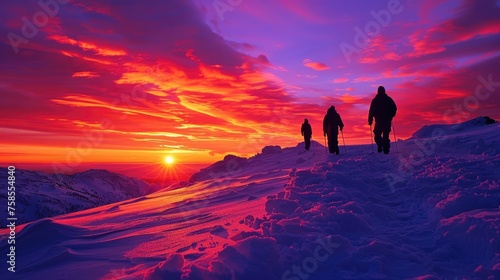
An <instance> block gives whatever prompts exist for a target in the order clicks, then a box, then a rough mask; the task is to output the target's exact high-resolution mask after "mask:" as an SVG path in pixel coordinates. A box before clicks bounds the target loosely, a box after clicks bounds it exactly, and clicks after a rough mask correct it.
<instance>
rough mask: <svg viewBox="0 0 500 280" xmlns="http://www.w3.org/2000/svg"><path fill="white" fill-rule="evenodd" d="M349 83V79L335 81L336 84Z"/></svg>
mask: <svg viewBox="0 0 500 280" xmlns="http://www.w3.org/2000/svg"><path fill="white" fill-rule="evenodd" d="M347 82H349V79H348V78H337V79H334V80H333V83H334V84H340V83H347Z"/></svg>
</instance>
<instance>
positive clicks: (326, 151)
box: [323, 135, 328, 154]
mask: <svg viewBox="0 0 500 280" xmlns="http://www.w3.org/2000/svg"><path fill="white" fill-rule="evenodd" d="M323 136H324V137H325V153H327V154H328V150H327V148H326V135H323Z"/></svg>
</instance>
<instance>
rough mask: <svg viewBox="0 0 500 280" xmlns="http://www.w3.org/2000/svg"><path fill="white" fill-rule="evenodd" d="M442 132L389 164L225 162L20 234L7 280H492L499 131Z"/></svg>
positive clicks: (318, 155)
mask: <svg viewBox="0 0 500 280" xmlns="http://www.w3.org/2000/svg"><path fill="white" fill-rule="evenodd" d="M466 126H467V125H466ZM440 128H443V129H444V131H445V132H442V133H441V132H439V131H438V132H439V133H436V132H435V133H434V134H433V133H432V131H431V134H427V136H426V135H424V133H422V134H421V135H420V137H418V138H412V139H409V140H406V141H399V142H398V146H397V149H396V145H394V144H393V148H392V153H391V154H389V155H384V154H372V153H371V147H370V146H355V147H347V153H343V154H341V155H340V156H334V155H328V156H327V155H325V148H324V147H322V146H321V145H319V144H317V143H315V144H314V145H313V148H312V150H311V151H307V152H306V151H304V150H303V147H302V146H301V145H299V146H298V147H294V148H286V149H278V148H276V147H274V148H273V147H270V148H266V149H265V150H264V151H263V153H262V154H259V155H257V156H255V157H253V158H251V159H240V158H236V157H233V156H228V157H226V159H225V160H224V161H221V162H219V163H216V164H214V165H213V166H211V167H209V168H207V169H204V170H202V171H200V172H199V173H198V174H196V175H194V176H193V178H192V180H191V184H190V185H189V186H186V187H183V188H178V189H174V190H164V191H160V192H156V193H153V194H149V195H146V196H143V197H140V198H136V199H131V200H128V201H122V202H118V203H115V204H111V205H106V206H101V207H97V208H94V209H89V210H85V211H81V212H77V213H72V214H67V215H62V216H59V217H55V218H52V219H43V220H39V221H36V222H32V223H29V224H27V225H25V226H23V227H21V229H20V232H19V233H18V236H17V240H18V251H17V254H18V255H19V256H22V258H21V257H19V262H18V267H17V271H18V272H16V274H15V276H16V278H15V279H45V278H50V279H181V278H182V279H289V280H297V279H374V278H378V279H488V278H489V279H500V209H499V206H500V173H499V172H498V170H500V142H499V141H500V126H499V125H498V124H492V125H482V126H480V127H476V128H475V129H465V130H464V132H463V133H460V134H454V133H451V132H453V129H451V130H449V129H450V127H449V126H440ZM446 131H448V132H450V133H447V132H446ZM428 136H430V137H428ZM396 150H399V153H396ZM341 151H343V149H341ZM0 234H2V238H3V239H2V240H1V242H2V243H1V244H2V246H1V248H0V249H1V250H2V251H6V248H5V246H6V245H5V238H6V236H7V234H8V232H7V231H5V230H3V231H0ZM0 273H1V275H0V276H1V277H2V279H11V278H12V277H13V276H14V275H13V274H12V273H9V272H7V271H6V270H3V271H1V272H0ZM9 277H10V278H9ZM12 279H14V278H12Z"/></svg>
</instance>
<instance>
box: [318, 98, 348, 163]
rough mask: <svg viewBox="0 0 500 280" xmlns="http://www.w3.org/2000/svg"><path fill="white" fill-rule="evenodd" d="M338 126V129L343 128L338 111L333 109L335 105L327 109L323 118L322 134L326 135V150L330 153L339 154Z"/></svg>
mask: <svg viewBox="0 0 500 280" xmlns="http://www.w3.org/2000/svg"><path fill="white" fill-rule="evenodd" d="M339 127H340V130H342V129H343V128H344V123H343V122H342V118H341V117H340V115H339V113H337V111H335V106H332V107H330V108H329V109H328V112H327V113H326V115H325V118H324V119H323V135H325V136H326V135H328V150H329V151H330V153H331V154H333V153H335V154H336V155H338V154H339V141H338V135H339Z"/></svg>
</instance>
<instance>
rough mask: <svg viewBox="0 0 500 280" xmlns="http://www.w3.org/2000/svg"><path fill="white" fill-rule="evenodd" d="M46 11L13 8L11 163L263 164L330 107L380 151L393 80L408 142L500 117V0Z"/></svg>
mask: <svg viewBox="0 0 500 280" xmlns="http://www.w3.org/2000/svg"><path fill="white" fill-rule="evenodd" d="M41 2H43V3H50V5H48V6H47V7H42V6H40V5H39V4H38V1H35V0H26V1H2V2H1V4H0V34H1V40H0V61H1V66H0V72H1V74H0V76H1V79H0V95H1V101H0V134H1V138H2V140H1V144H0V146H1V150H0V157H1V160H0V162H2V163H21V162H24V163H47V164H49V165H50V164H53V163H60V164H63V165H68V166H76V165H78V164H80V163H93V162H160V161H162V160H163V158H164V157H165V156H166V155H169V154H170V155H173V156H174V157H175V158H176V160H177V161H178V162H184V163H208V162H214V161H216V160H220V159H222V158H223V156H224V155H226V154H236V155H242V156H251V155H254V154H255V153H257V152H259V151H260V150H261V149H262V147H264V146H266V145H280V146H282V147H286V146H295V145H297V143H299V142H301V141H303V140H302V138H301V135H300V125H301V124H302V122H303V119H304V118H308V119H309V121H310V123H311V124H312V127H313V140H317V141H318V142H321V143H323V135H322V131H321V122H322V119H323V116H324V114H325V113H326V110H327V109H328V107H329V106H331V105H335V107H336V108H337V110H338V112H339V113H340V114H341V116H342V118H343V120H344V123H345V129H344V134H345V137H346V143H347V144H360V143H370V130H369V126H368V125H367V113H368V106H369V103H370V101H371V99H372V98H373V97H374V95H375V92H376V89H377V87H378V86H379V85H383V86H385V87H386V89H387V92H388V94H389V95H391V96H392V97H393V99H394V100H395V101H396V103H397V105H398V114H397V116H396V118H395V120H394V124H395V126H396V132H397V134H398V138H401V139H405V138H408V137H410V136H411V134H412V133H413V132H414V131H415V130H417V129H418V128H420V127H422V126H423V125H426V124H433V123H454V122H459V121H464V120H466V119H469V118H472V117H476V116H479V115H488V116H490V117H492V118H495V119H499V118H500V113H499V112H500V110H499V105H500V72H499V65H500V1H496V0H484V1H475V0H465V1H451V0H450V1H442V0H429V1H418V0H413V1H403V0H402V1H394V0H391V1H386V0H383V1H360V0H352V1H331V0H311V1H305V0H303V1H299V0H273V1H268V0H266V1H264V0H220V1H218V0H216V1H214V0H192V1H189V0H148V1H118V0H114V1H111V0H110V1H95V0H85V1H83V0H81V1H80V0H70V1H67V0H66V1H63V0H59V1H58V2H56V1H55V0H51V1H50V0H42V1H41ZM65 2H68V3H65ZM54 3H56V4H55V5H54Z"/></svg>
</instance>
